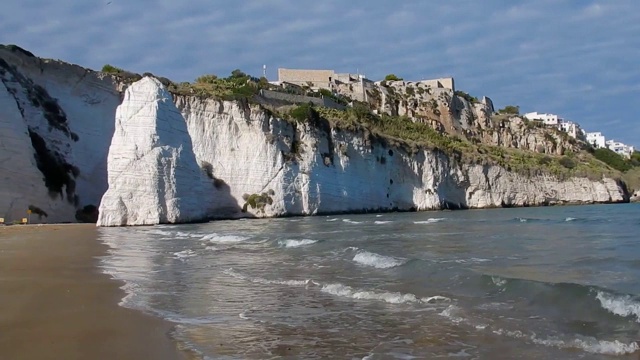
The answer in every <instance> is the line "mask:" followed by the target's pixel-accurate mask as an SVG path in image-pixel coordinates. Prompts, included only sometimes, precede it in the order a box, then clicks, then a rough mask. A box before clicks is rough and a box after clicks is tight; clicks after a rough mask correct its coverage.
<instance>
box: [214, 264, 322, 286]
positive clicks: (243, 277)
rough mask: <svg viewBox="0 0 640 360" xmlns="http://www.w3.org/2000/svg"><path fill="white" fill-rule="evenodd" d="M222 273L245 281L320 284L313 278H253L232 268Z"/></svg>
mask: <svg viewBox="0 0 640 360" xmlns="http://www.w3.org/2000/svg"><path fill="white" fill-rule="evenodd" d="M222 273H223V274H225V275H229V276H232V277H234V278H236V279H240V280H245V281H249V282H252V283H256V284H263V285H288V286H306V285H318V284H317V283H316V282H314V281H313V280H311V279H306V280H268V279H263V278H252V277H249V276H246V275H243V274H240V273H239V272H237V271H235V270H233V269H232V268H230V269H227V270H224V271H223V272H222Z"/></svg>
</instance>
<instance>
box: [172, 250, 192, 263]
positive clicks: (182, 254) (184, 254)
mask: <svg viewBox="0 0 640 360" xmlns="http://www.w3.org/2000/svg"><path fill="white" fill-rule="evenodd" d="M193 256H196V252H195V251H193V250H191V249H187V250H182V251H178V252H174V253H173V258H174V259H180V260H184V259H187V258H190V257H193Z"/></svg>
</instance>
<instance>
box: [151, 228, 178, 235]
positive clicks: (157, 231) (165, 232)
mask: <svg viewBox="0 0 640 360" xmlns="http://www.w3.org/2000/svg"><path fill="white" fill-rule="evenodd" d="M144 233H146V234H151V235H160V236H172V235H173V231H169V230H161V229H151V230H146V231H144Z"/></svg>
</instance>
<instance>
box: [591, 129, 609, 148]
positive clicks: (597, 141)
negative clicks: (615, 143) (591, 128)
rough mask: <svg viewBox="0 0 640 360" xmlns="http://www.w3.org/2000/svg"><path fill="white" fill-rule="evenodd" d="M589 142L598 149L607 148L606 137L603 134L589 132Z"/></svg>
mask: <svg viewBox="0 0 640 360" xmlns="http://www.w3.org/2000/svg"><path fill="white" fill-rule="evenodd" d="M587 142H588V143H589V144H591V145H593V147H595V148H596V149H600V148H604V147H606V146H607V145H606V139H605V137H604V135H602V133H601V132H599V131H598V132H588V133H587Z"/></svg>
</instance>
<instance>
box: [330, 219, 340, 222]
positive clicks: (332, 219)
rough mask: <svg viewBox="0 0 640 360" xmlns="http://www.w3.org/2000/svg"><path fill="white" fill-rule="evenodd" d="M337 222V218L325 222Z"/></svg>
mask: <svg viewBox="0 0 640 360" xmlns="http://www.w3.org/2000/svg"><path fill="white" fill-rule="evenodd" d="M338 220H340V219H338V218H332V219H327V222H334V221H338Z"/></svg>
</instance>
